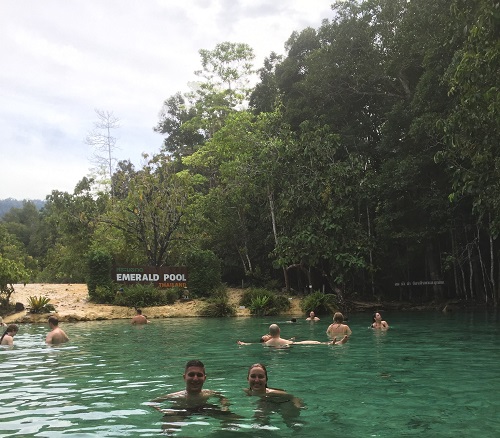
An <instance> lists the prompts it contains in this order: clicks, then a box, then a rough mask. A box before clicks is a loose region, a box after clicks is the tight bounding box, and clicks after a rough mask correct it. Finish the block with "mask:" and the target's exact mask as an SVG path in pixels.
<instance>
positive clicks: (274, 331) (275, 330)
mask: <svg viewBox="0 0 500 438" xmlns="http://www.w3.org/2000/svg"><path fill="white" fill-rule="evenodd" d="M269 334H270V335H271V339H269V340H268V341H266V342H264V343H263V344H264V345H265V346H266V347H275V348H286V347H290V346H291V345H321V344H323V345H341V344H345V343H346V342H347V340H348V337H347V336H344V337H343V338H342V339H341V340H340V341H337V339H336V338H334V339H332V341H331V342H321V341H291V340H288V339H283V338H282V337H281V336H280V328H279V326H278V324H271V325H270V326H269Z"/></svg>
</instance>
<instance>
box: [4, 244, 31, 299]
mask: <svg viewBox="0 0 500 438" xmlns="http://www.w3.org/2000/svg"><path fill="white" fill-rule="evenodd" d="M28 280H29V272H28V271H27V270H26V269H25V268H24V266H23V265H22V264H21V263H19V262H16V261H14V260H8V259H5V258H3V257H2V255H1V254H0V308H3V309H6V308H7V307H8V306H9V302H10V296H11V295H12V294H13V293H14V284H16V283H27V282H28Z"/></svg>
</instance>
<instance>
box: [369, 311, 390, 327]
mask: <svg viewBox="0 0 500 438" xmlns="http://www.w3.org/2000/svg"><path fill="white" fill-rule="evenodd" d="M372 328H374V329H379V330H386V329H388V328H389V324H387V321H383V320H382V315H380V313H379V312H375V313H374V314H373V322H372Z"/></svg>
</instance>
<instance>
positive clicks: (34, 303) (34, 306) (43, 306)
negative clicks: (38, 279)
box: [28, 296, 56, 313]
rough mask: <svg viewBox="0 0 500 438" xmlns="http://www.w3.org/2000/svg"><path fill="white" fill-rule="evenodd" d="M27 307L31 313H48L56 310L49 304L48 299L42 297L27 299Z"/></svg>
mask: <svg viewBox="0 0 500 438" xmlns="http://www.w3.org/2000/svg"><path fill="white" fill-rule="evenodd" d="M28 307H29V308H30V312H31V313H50V312H53V311H54V310H56V309H55V307H54V306H53V305H52V304H50V298H47V297H42V296H39V297H35V296H32V297H29V298H28Z"/></svg>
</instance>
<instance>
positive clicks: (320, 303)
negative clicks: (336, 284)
mask: <svg viewBox="0 0 500 438" xmlns="http://www.w3.org/2000/svg"><path fill="white" fill-rule="evenodd" d="M300 308H301V309H302V310H303V311H304V312H306V313H308V312H310V311H311V310H312V311H314V313H316V314H318V315H325V314H330V313H334V312H335V311H336V310H337V309H338V304H337V298H336V296H335V295H333V294H324V293H323V292H320V291H317V292H314V293H312V294H311V295H308V296H307V297H305V298H304V299H303V300H302V302H301V303H300Z"/></svg>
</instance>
